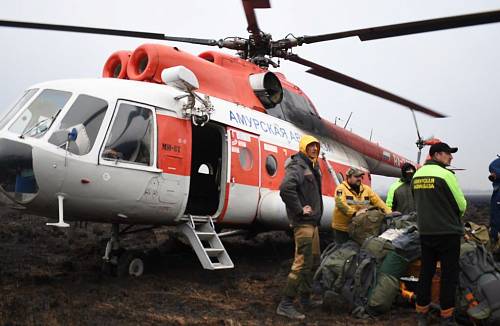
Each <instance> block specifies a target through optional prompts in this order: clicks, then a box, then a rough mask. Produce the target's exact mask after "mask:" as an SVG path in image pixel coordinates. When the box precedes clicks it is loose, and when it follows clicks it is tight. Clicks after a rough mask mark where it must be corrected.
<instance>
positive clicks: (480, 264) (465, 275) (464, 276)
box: [458, 243, 500, 325]
mask: <svg viewBox="0 0 500 326" xmlns="http://www.w3.org/2000/svg"><path fill="white" fill-rule="evenodd" d="M462 248H464V249H465V248H467V249H465V250H462V253H461V256H460V262H459V263H460V275H459V300H458V304H459V306H460V308H462V309H461V310H462V311H465V312H466V313H467V315H468V316H470V317H471V318H473V319H474V320H476V321H481V322H482V323H483V324H486V325H500V269H499V268H498V266H496V264H495V261H494V260H493V256H492V255H491V253H490V252H488V251H487V250H486V248H485V247H484V246H483V245H475V248H474V249H471V246H470V243H465V244H463V245H462Z"/></svg>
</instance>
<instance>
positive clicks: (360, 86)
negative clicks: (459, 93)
mask: <svg viewBox="0 0 500 326" xmlns="http://www.w3.org/2000/svg"><path fill="white" fill-rule="evenodd" d="M286 59H288V60H290V61H293V62H296V63H299V64H301V65H304V66H307V67H310V68H311V69H309V70H307V71H306V72H308V73H310V74H313V75H316V76H319V77H323V78H325V79H328V80H331V81H334V82H336V83H339V84H342V85H345V86H348V87H351V88H354V89H357V90H360V91H362V92H365V93H368V94H372V95H375V96H378V97H381V98H383V99H386V100H388V101H391V102H395V103H398V104H401V105H403V106H406V107H408V108H409V109H411V110H415V111H418V112H422V113H425V114H427V115H430V116H433V117H436V118H444V117H446V116H445V115H443V114H441V113H439V112H436V111H433V110H431V109H428V108H425V107H423V106H421V105H419V104H417V103H414V102H411V101H409V100H407V99H404V98H402V97H399V96H397V95H395V94H392V93H389V92H387V91H384V90H383V89H380V88H377V87H375V86H372V85H370V84H367V83H365V82H362V81H360V80H357V79H354V78H352V77H349V76H347V75H344V74H341V73H340V72H337V71H335V70H332V69H329V68H326V67H324V66H321V65H319V64H317V63H314V62H311V61H309V60H306V59H303V58H301V57H299V56H298V55H296V54H291V55H289V56H288V57H287V58H286Z"/></svg>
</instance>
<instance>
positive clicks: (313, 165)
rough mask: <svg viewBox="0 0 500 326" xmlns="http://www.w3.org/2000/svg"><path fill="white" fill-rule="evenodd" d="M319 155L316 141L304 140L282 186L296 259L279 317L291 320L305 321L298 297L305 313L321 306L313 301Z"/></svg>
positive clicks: (319, 195) (317, 251)
mask: <svg viewBox="0 0 500 326" xmlns="http://www.w3.org/2000/svg"><path fill="white" fill-rule="evenodd" d="M319 151H320V143H319V141H318V140H317V139H316V138H314V137H313V136H309V135H304V136H302V138H301V139H300V144H299V152H298V153H296V154H294V155H292V157H291V159H290V160H288V161H287V165H286V174H285V177H284V179H283V181H282V182H281V185H280V196H281V199H282V200H283V202H284V203H285V206H286V212H287V216H288V219H289V221H290V225H291V227H292V228H293V235H294V239H295V258H294V261H293V265H292V267H291V271H290V273H289V274H288V278H287V284H286V286H285V289H284V291H283V299H282V300H281V302H280V303H279V305H278V307H277V309H276V313H277V314H278V315H282V316H285V317H288V318H291V319H304V318H305V315H304V314H302V313H301V312H299V311H297V310H296V308H295V306H294V300H295V298H296V297H299V301H300V304H301V306H302V307H303V308H304V309H305V310H307V309H310V308H313V307H316V306H318V305H319V303H318V302H312V301H311V293H312V282H313V272H314V270H315V267H317V266H318V265H319V257H320V247H319V233H318V225H319V224H320V220H321V215H323V198H322V193H321V172H320V169H319V163H318V155H319Z"/></svg>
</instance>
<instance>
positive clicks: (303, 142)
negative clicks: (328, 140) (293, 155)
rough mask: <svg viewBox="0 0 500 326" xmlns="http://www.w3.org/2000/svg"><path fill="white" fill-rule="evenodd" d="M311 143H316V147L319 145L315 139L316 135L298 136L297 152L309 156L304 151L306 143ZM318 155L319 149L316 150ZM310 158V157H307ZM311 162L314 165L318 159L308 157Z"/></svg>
mask: <svg viewBox="0 0 500 326" xmlns="http://www.w3.org/2000/svg"><path fill="white" fill-rule="evenodd" d="M311 143H317V144H318V147H319V146H320V143H319V141H318V140H317V139H316V137H313V136H311V135H304V136H302V137H301V138H300V142H299V152H301V153H302V154H304V155H305V156H306V157H307V158H309V156H307V152H306V148H307V145H309V144H311ZM318 155H319V150H318ZM309 159H310V158H309ZM310 160H311V161H312V162H313V165H316V163H317V162H318V159H317V158H316V159H314V160H312V159H310Z"/></svg>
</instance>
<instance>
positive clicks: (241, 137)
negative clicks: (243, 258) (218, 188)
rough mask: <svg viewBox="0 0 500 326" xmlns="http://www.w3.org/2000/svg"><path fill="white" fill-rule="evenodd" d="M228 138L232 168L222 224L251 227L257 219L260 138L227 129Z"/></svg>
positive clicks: (237, 130)
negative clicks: (249, 225) (247, 225)
mask: <svg viewBox="0 0 500 326" xmlns="http://www.w3.org/2000/svg"><path fill="white" fill-rule="evenodd" d="M228 135H229V137H228V141H229V144H228V146H229V148H230V153H231V154H230V157H231V158H230V162H231V168H230V171H229V196H228V198H227V200H228V202H227V203H226V204H227V210H226V212H225V214H224V222H225V223H229V224H250V223H252V222H253V220H254V219H255V217H256V214H257V205H258V202H259V180H260V169H259V167H260V151H259V138H258V136H257V135H255V134H251V133H248V132H245V131H241V130H239V129H234V128H228Z"/></svg>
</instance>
